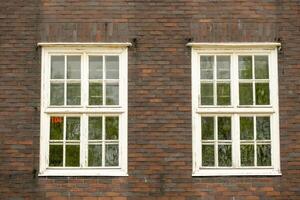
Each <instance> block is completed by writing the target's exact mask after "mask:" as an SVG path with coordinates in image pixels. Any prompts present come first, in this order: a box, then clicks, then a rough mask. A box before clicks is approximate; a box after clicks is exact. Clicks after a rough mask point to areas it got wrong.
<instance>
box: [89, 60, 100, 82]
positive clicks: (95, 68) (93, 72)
mask: <svg viewBox="0 0 300 200" xmlns="http://www.w3.org/2000/svg"><path fill="white" fill-rule="evenodd" d="M102 59H103V58H102V56H89V78H90V79H102V74H103V61H102Z"/></svg>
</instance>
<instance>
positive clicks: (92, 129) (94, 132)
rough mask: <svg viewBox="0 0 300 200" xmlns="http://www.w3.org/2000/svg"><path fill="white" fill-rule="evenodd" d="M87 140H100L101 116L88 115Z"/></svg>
mask: <svg viewBox="0 0 300 200" xmlns="http://www.w3.org/2000/svg"><path fill="white" fill-rule="evenodd" d="M89 140H102V117H89Z"/></svg>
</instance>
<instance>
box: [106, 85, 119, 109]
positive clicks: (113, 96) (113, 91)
mask: <svg viewBox="0 0 300 200" xmlns="http://www.w3.org/2000/svg"><path fill="white" fill-rule="evenodd" d="M106 105H119V84H118V83H107V85H106Z"/></svg>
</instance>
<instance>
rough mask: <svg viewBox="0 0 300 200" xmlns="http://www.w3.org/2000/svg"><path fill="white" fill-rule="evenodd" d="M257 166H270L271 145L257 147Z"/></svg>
mask: <svg viewBox="0 0 300 200" xmlns="http://www.w3.org/2000/svg"><path fill="white" fill-rule="evenodd" d="M257 166H271V145H269V144H262V145H257Z"/></svg>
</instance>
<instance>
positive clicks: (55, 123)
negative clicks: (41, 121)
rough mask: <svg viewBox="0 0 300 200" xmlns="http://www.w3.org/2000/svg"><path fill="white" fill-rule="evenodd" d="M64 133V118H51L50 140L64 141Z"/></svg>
mask: <svg viewBox="0 0 300 200" xmlns="http://www.w3.org/2000/svg"><path fill="white" fill-rule="evenodd" d="M63 133H64V118H63V117H51V118H50V140H62V139H63Z"/></svg>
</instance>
